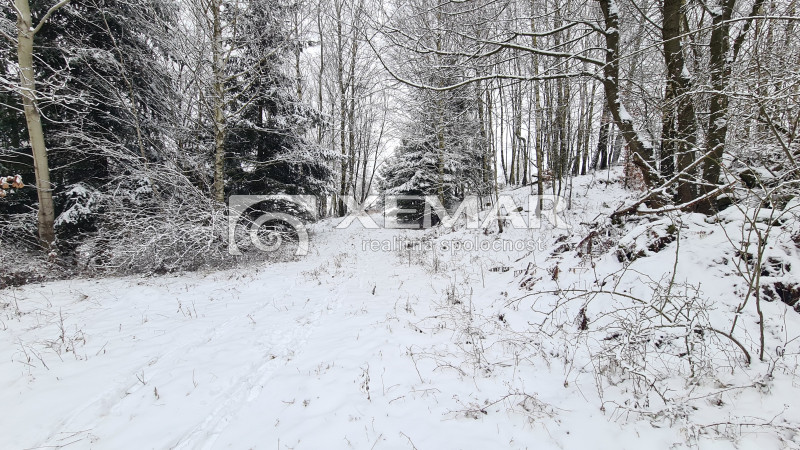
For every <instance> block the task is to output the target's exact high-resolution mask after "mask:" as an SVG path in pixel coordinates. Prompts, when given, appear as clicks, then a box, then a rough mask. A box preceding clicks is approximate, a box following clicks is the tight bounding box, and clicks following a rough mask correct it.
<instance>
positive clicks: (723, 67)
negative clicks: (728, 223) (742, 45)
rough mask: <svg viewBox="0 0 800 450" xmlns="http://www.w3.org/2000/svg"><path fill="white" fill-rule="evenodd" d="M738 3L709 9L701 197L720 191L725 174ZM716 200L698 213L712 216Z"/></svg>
mask: <svg viewBox="0 0 800 450" xmlns="http://www.w3.org/2000/svg"><path fill="white" fill-rule="evenodd" d="M734 3H735V0H719V4H718V5H717V6H718V7H712V8H710V9H709V11H710V13H711V19H712V25H713V28H712V29H711V42H710V43H709V51H710V61H709V64H710V70H711V102H710V106H709V115H708V131H707V133H706V152H707V153H708V154H707V156H706V157H705V160H704V161H703V181H704V182H705V184H704V185H703V186H702V188H701V193H702V194H707V193H709V192H711V191H713V190H714V189H716V188H717V185H718V184H719V179H720V175H721V173H722V156H723V154H724V153H725V139H726V138H727V136H728V94H727V93H725V89H726V88H727V87H728V78H729V77H730V65H729V64H728V63H727V62H726V58H727V57H728V50H729V49H730V37H729V31H730V22H729V21H730V19H731V14H732V12H733V5H734ZM714 200H715V199H714V198H713V197H709V198H707V199H705V200H703V201H702V202H700V203H699V204H698V205H697V209H698V211H700V212H702V213H705V214H711V213H713V212H714V210H715V209H716V208H715V206H714Z"/></svg>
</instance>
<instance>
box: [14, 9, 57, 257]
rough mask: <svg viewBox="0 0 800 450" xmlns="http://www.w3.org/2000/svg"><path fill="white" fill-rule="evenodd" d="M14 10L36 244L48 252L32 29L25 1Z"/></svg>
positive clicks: (46, 171)
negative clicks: (35, 208) (36, 207)
mask: <svg viewBox="0 0 800 450" xmlns="http://www.w3.org/2000/svg"><path fill="white" fill-rule="evenodd" d="M15 5H16V9H17V14H18V16H17V32H18V33H17V36H18V42H17V58H18V60H19V78H20V85H21V88H22V89H21V92H20V93H21V95H22V105H23V109H24V111H25V122H26V123H27V125H28V136H29V137H30V141H31V148H32V150H33V169H34V171H35V173H36V194H37V196H38V199H39V215H38V229H39V241H40V242H41V244H42V246H43V247H44V248H45V249H50V247H51V246H52V245H53V242H54V241H55V228H54V223H55V208H54V206H53V187H52V185H51V183H50V166H49V163H48V161H47V147H45V144H44V132H43V130H42V119H41V116H40V115H39V107H38V105H37V102H36V79H35V74H34V72H33V37H34V34H35V33H34V28H33V21H32V19H31V10H30V6H29V4H28V0H15Z"/></svg>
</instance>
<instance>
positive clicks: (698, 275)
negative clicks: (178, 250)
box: [0, 174, 800, 450]
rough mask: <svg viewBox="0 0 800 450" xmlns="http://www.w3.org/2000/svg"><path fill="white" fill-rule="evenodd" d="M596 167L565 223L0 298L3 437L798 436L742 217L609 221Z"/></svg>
mask: <svg viewBox="0 0 800 450" xmlns="http://www.w3.org/2000/svg"><path fill="white" fill-rule="evenodd" d="M615 176H618V174H613V176H612V177H611V181H610V182H609V181H607V180H606V179H605V178H604V177H601V176H598V177H582V178H579V179H578V180H576V186H575V190H574V194H573V202H574V204H573V209H572V210H571V211H569V212H568V213H566V214H565V218H566V219H567V222H568V223H569V224H570V225H571V226H572V228H571V229H570V230H569V231H567V230H563V229H553V228H552V227H550V226H545V227H544V228H542V229H540V230H514V229H508V230H506V231H505V232H504V233H503V234H502V235H498V234H496V233H488V234H487V233H483V232H482V231H479V230H465V229H456V230H445V231H442V230H428V231H424V232H423V231H410V230H397V229H379V230H365V229H363V228H362V227H360V226H359V225H358V223H356V224H354V225H353V226H351V227H349V228H346V229H335V228H334V224H335V223H336V221H324V222H322V223H319V224H316V225H315V226H314V227H313V233H312V242H311V252H310V254H309V255H307V256H305V257H302V258H299V259H298V260H295V261H289V262H281V263H272V264H269V265H264V266H262V267H257V268H256V267H251V268H247V269H246V268H238V269H230V270H227V271H220V272H214V273H193V274H183V275H177V276H174V275H173V276H163V277H150V278H142V277H128V278H114V279H88V280H72V281H61V282H52V283H46V284H34V285H28V286H24V287H21V288H9V289H6V290H3V291H0V361H2V362H0V408H2V411H3V412H4V414H3V417H2V419H0V448H3V449H5V448H9V449H24V448H58V447H67V448H101V449H119V448H132V449H133V448H135V449H142V448H181V449H195V448H237V449H238V448H269V449H273V448H276V449H292V448H297V449H319V448H356V449H362V448H363V449H382V448H383V449H397V448H409V449H413V448H417V449H421V450H422V449H442V448H464V449H494V448H537V449H539V448H567V449H570V448H607V449H623V448H631V449H633V448H636V449H638V448H696V447H699V448H704V449H705V448H709V449H711V448H714V449H716V448H758V449H767V448H798V447H800V437H798V435H797V431H798V430H797V428H798V425H800V379H798V378H797V364H798V354H800V340H798V339H797V336H800V315H798V314H797V313H796V312H794V311H793V310H792V309H791V308H790V307H788V306H786V305H785V304H783V303H781V302H779V301H773V302H761V304H760V306H761V308H762V311H763V314H764V316H765V318H766V319H765V344H766V345H765V354H766V356H765V359H766V361H765V362H761V361H759V336H758V334H759V326H758V323H757V321H758V316H757V311H756V307H755V301H754V300H750V302H751V303H750V304H748V305H746V306H745V307H744V308H743V309H742V311H741V312H740V313H738V314H736V313H735V312H734V310H735V309H736V308H737V306H738V305H739V304H740V303H741V302H742V297H743V295H744V294H745V293H744V292H742V290H743V289H745V290H746V288H745V287H744V286H745V285H744V281H743V278H742V277H741V276H740V275H738V273H737V271H736V265H737V264H739V267H740V268H741V267H747V265H746V264H745V263H744V260H743V259H742V258H739V257H738V256H737V254H736V249H735V248H734V247H733V245H732V244H731V241H734V242H737V243H738V241H737V237H736V236H732V235H731V234H732V233H735V232H737V230H740V228H741V224H742V223H743V221H742V220H741V218H740V217H738V218H737V216H736V211H729V212H727V213H726V214H723V215H722V216H721V219H720V220H721V222H720V223H708V222H709V221H707V220H705V218H704V217H703V216H699V215H668V216H665V217H663V218H660V219H658V220H656V221H654V222H649V221H648V219H644V220H642V221H641V222H640V223H636V222H635V220H634V222H632V223H629V224H627V225H626V226H625V227H623V228H614V227H610V226H608V225H607V224H606V223H604V222H603V221H602V220H601V219H599V218H598V217H601V216H599V215H600V214H601V213H605V214H608V213H610V212H611V211H613V210H614V209H615V208H616V207H618V206H619V205H620V204H621V203H622V202H623V201H625V200H626V199H627V198H628V197H629V196H630V195H631V194H629V193H627V191H626V190H625V189H623V188H622V186H621V185H620V183H619V182H616V181H614V177H615ZM590 187H591V191H589V189H590ZM527 194H528V190H527V188H526V189H520V190H517V191H515V192H514V193H513V195H515V196H516V198H517V199H518V200H519V201H520V202H521V204H523V205H524V204H525V203H524V202H522V200H523V199H525V196H526V195H527ZM523 214H527V213H523ZM593 230H594V232H595V233H594V234H593V235H592V236H594V237H590V234H592V231H593ZM615 230H616V231H615ZM620 230H621V231H620ZM738 232H739V233H740V232H741V231H738ZM726 233H727V235H726ZM587 237H589V239H588V240H587V239H586V238H587ZM398 238H407V239H411V240H414V242H416V243H417V244H421V243H434V244H435V245H434V246H433V247H432V248H430V247H423V246H421V245H420V246H410V247H407V246H405V245H400V246H399V247H400V248H394V249H386V248H383V249H378V250H377V251H375V250H373V249H370V243H371V242H373V241H378V242H381V243H385V242H388V243H392V244H393V245H394V246H395V247H397V243H398V242H400V241H399V240H398ZM537 239H540V240H539V241H537ZM776 239H777V241H776V242H778V244H780V243H786V242H789V244H786V245H782V244H781V245H778V244H776V245H773V246H772V248H770V249H769V250H768V252H767V253H768V254H772V253H770V252H773V253H774V254H775V255H781V257H782V258H783V261H786V263H785V264H784V266H782V267H780V268H779V269H780V271H781V273H780V274H776V273H771V274H769V276H773V277H779V278H780V277H782V278H781V279H784V280H792V279H796V278H797V277H796V274H797V271H798V268H800V258H798V249H797V248H796V247H791V245H790V243H791V241H790V240H789V239H788V237H786V236H784V237H783V238H781V239H783V241H780V239H778V238H776ZM497 240H501V241H502V240H506V241H509V242H512V243H513V242H524V243H526V245H528V247H526V248H525V249H520V248H517V249H510V250H507V251H499V252H498V251H483V250H480V249H478V250H473V251H466V250H464V249H462V248H457V247H458V246H463V244H464V243H465V242H467V241H470V242H473V243H480V242H489V243H491V242H494V241H497ZM589 241H591V242H593V245H592V247H593V248H591V249H589V248H587V243H588V242H589ZM534 243H535V244H534ZM495 248H496V247H495ZM676 257H677V258H678V264H675V259H676ZM737 258H738V259H737ZM631 259H633V262H629V260H631ZM674 267H677V270H676V271H675V272H676V273H674V274H673V268H674ZM737 316H738V319H736V321H737V322H736V325H735V326H733V322H732V320H733V319H734V317H737ZM732 327H733V330H734V331H733V332H732V333H731V332H730V330H731V328H732ZM715 330H716V331H715ZM725 333H727V334H728V336H725ZM731 338H733V339H731ZM740 345H741V347H740ZM745 351H746V352H747V353H748V354H749V357H750V358H751V362H750V364H747V362H746V356H745V353H744V352H745Z"/></svg>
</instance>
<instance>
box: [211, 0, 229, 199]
mask: <svg viewBox="0 0 800 450" xmlns="http://www.w3.org/2000/svg"><path fill="white" fill-rule="evenodd" d="M221 9H222V1H221V0H213V1H212V2H211V14H212V39H213V42H212V44H211V58H212V65H213V68H212V70H213V77H214V81H213V86H212V87H213V90H214V106H213V108H214V200H216V201H217V202H219V203H224V202H225V134H226V131H227V130H226V120H225V57H224V55H223V47H222V46H223V43H222V19H221V17H220V16H221V15H222V11H221Z"/></svg>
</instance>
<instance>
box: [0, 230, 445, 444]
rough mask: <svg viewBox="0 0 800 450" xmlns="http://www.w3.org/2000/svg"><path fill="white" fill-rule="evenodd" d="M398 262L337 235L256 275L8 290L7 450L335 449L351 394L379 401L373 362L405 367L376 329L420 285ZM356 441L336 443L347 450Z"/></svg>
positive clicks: (2, 398)
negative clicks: (329, 442)
mask: <svg viewBox="0 0 800 450" xmlns="http://www.w3.org/2000/svg"><path fill="white" fill-rule="evenodd" d="M396 233H398V231H393V230H381V231H378V236H375V235H373V236H370V237H371V238H379V237H390V236H393V235H395V234H396ZM400 264H401V263H400V261H399V260H398V259H397V258H396V257H395V255H393V254H391V253H381V252H377V253H376V252H363V251H361V238H360V235H359V234H358V231H357V230H356V231H352V230H332V229H329V230H322V231H320V233H319V234H318V236H317V237H316V239H315V246H314V247H313V248H312V254H311V255H309V256H308V257H306V258H304V259H303V260H301V261H297V262H289V263H281V264H276V265H270V266H267V267H265V268H263V269H261V270H260V271H258V272H257V273H247V272H246V271H242V272H239V271H231V272H223V273H216V274H212V275H208V276H181V277H173V278H169V277H168V278H153V279H138V278H128V279H116V280H103V281H101V282H98V281H93V280H76V281H67V282H58V283H50V284H45V285H41V286H28V287H25V288H23V289H19V290H13V291H10V292H8V293H7V294H6V295H13V296H15V297H16V301H15V302H14V301H12V299H4V300H5V301H8V302H11V303H9V305H8V306H7V308H5V309H6V310H5V311H3V312H4V313H5V314H4V322H3V324H2V327H3V328H4V329H5V330H4V331H3V345H2V352H3V354H2V357H3V359H2V360H3V361H4V362H3V366H2V367H3V369H2V371H1V372H0V383H2V387H3V389H2V392H1V393H0V404H3V405H14V406H13V408H14V409H17V411H16V413H14V414H10V415H8V416H7V417H6V419H4V420H3V421H1V422H0V436H2V437H0V442H4V444H2V445H0V447H2V448H40V447H54V446H55V447H57V446H70V448H72V447H76V448H89V447H92V448H144V447H151V448H187V449H193V448H211V447H215V446H217V447H220V446H224V444H228V445H230V446H231V447H236V448H238V447H241V446H242V445H244V444H245V442H247V445H255V446H261V445H267V443H269V447H270V448H274V447H275V445H277V444H278V442H279V441H280V442H286V443H287V444H291V446H292V447H293V446H295V445H297V444H298V443H301V444H305V445H310V447H306V448H314V444H313V443H311V444H306V441H308V440H309V439H312V440H313V439H314V436H322V437H323V438H324V439H327V438H326V437H325V436H324V434H323V435H320V434H319V431H320V430H319V426H330V425H332V424H333V423H334V422H338V421H339V419H341V417H339V418H337V417H336V416H337V414H338V413H337V411H338V410H340V409H341V407H342V405H347V404H350V403H352V400H351V396H352V395H353V394H354V393H355V394H357V395H358V396H359V397H360V398H362V399H363V400H365V401H366V402H367V405H369V404H370V402H371V400H372V399H371V398H369V399H368V396H369V394H370V391H369V389H376V386H375V383H376V381H378V380H374V379H373V380H369V379H367V378H366V377H370V376H372V377H376V378H378V379H380V378H381V377H384V374H376V373H374V369H371V368H370V367H369V364H370V362H371V361H374V358H376V357H377V358H381V357H382V356H381V355H380V353H381V351H382V350H383V349H384V348H385V347H386V344H389V347H390V348H393V349H395V350H396V354H394V355H390V359H392V361H390V362H389V364H388V365H390V366H392V365H394V366H397V365H398V364H400V365H406V366H407V363H408V362H409V361H410V360H408V358H405V357H404V355H403V348H404V347H403V346H402V345H399V344H397V343H390V340H389V335H390V334H391V333H390V332H389V333H386V327H385V326H383V325H382V324H378V325H380V326H377V327H376V323H377V322H382V321H383V322H388V321H389V319H387V316H388V315H390V314H391V311H392V310H394V309H396V308H397V304H396V303H397V298H399V297H402V295H403V294H404V293H405V295H406V297H407V298H410V297H411V295H414V296H417V297H418V295H419V294H420V292H419V290H420V289H421V285H422V286H423V287H422V288H423V289H424V288H425V287H424V284H425V283H424V279H425V274H424V272H422V270H420V269H419V268H417V267H413V266H412V267H402V270H398V268H399V266H400ZM415 278H416V280H414V279H415ZM413 281H416V282H413ZM404 284H405V285H407V286H408V287H407V288H404ZM427 288H428V289H430V286H428V287H427ZM390 299H391V300H390ZM14 304H16V305H18V307H19V313H17V311H16V306H14ZM342 304H344V306H345V307H344V308H341V310H339V309H340V308H339V307H340V306H341V305H342ZM376 317H377V318H378V320H377V322H376ZM361 333H363V334H364V335H363V336H361ZM413 333H414V331H410V332H409V334H413ZM380 334H384V335H383V336H380ZM73 348H74V351H73ZM406 360H408V361H406ZM383 369H384V372H385V371H386V367H383ZM404 370H405V371H406V372H408V371H409V370H414V369H413V368H412V367H404ZM393 372H395V375H397V374H398V372H400V373H402V372H403V370H398V369H397V368H396V367H395V368H394V369H393ZM326 373H331V374H334V376H333V377H326V376H325V374H326ZM342 374H347V376H349V377H350V379H342V378H341V376H342ZM407 375H408V373H407ZM413 376H414V377H415V378H416V377H417V375H416V374H414V375H413ZM396 387H397V385H396V386H394V388H396ZM392 388H393V386H388V387H387V386H383V388H382V389H384V390H387V389H388V390H389V391H391V390H392ZM323 393H324V394H325V395H321V394H323ZM398 397H400V398H402V396H398ZM309 413H310V414H309ZM345 420H346V421H347V422H353V421H359V420H364V421H365V426H366V425H367V424H366V418H365V417H355V416H353V415H352V414H350V415H348V416H347V417H345ZM326 424H327V425H326ZM372 425H373V426H374V424H372ZM357 428H358V429H359V433H363V431H362V427H361V426H359V427H357ZM283 430H286V431H285V432H284V431H283ZM332 431H341V430H332ZM308 433H312V434H308ZM373 434H375V433H370V432H369V431H367V433H366V436H367V437H368V438H369V439H372V441H373V443H374V441H375V440H377V439H379V438H380V433H378V434H377V435H374V436H373ZM282 435H286V436H287V437H285V438H284V439H283V441H281V436H282ZM360 440H363V436H359V437H350V438H348V437H347V435H346V433H343V434H342V440H341V442H340V445H342V446H346V445H347V442H351V445H355V444H353V443H352V442H353V441H360ZM292 441H294V443H292ZM323 442H324V440H323ZM215 444H216V445H215ZM337 446H338V445H337ZM300 447H304V445H301V446H300Z"/></svg>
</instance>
